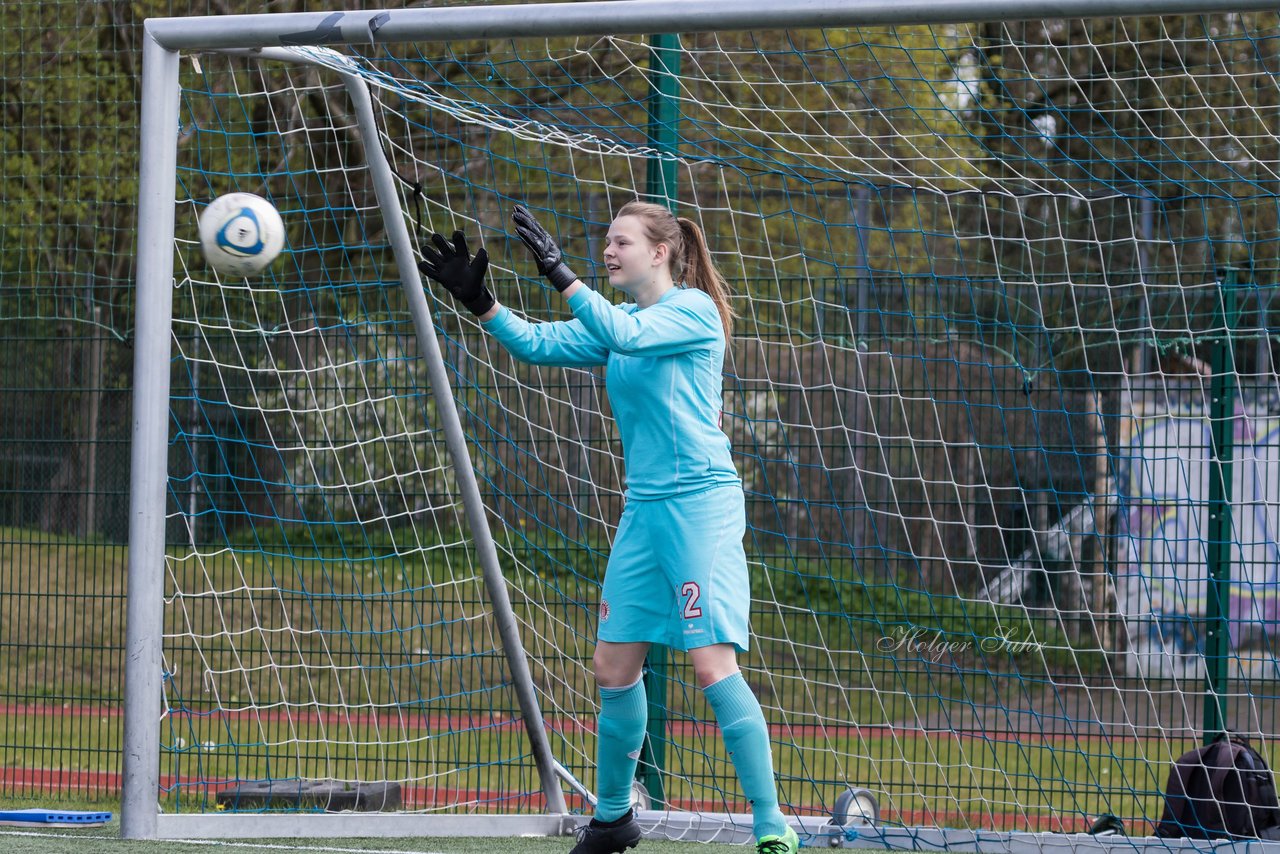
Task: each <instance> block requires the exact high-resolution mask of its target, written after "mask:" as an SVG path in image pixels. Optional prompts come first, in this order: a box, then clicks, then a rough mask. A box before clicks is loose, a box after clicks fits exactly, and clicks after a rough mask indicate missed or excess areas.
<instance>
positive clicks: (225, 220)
mask: <svg viewBox="0 0 1280 854" xmlns="http://www.w3.org/2000/svg"><path fill="white" fill-rule="evenodd" d="M200 247H201V248H202V249H203V250H204V257H205V260H206V261H208V262H209V266H210V267H212V268H213V269H215V270H217V271H218V272H219V273H221V274H222V275H224V276H252V275H253V274H254V273H259V272H261V271H262V270H264V269H266V267H267V265H269V264H270V263H271V262H272V261H274V260H276V256H277V255H279V254H280V250H281V249H283V248H284V221H283V220H281V219H280V212H279V211H277V210H276V209H275V206H274V205H272V204H271V202H268V201H267V200H266V199H264V198H262V197H261V196H255V195H254V194H253V193H227V194H226V195H225V196H218V198H216V199H214V200H213V202H212V203H211V204H210V205H209V206H208V207H207V208H205V209H204V211H203V212H201V214H200Z"/></svg>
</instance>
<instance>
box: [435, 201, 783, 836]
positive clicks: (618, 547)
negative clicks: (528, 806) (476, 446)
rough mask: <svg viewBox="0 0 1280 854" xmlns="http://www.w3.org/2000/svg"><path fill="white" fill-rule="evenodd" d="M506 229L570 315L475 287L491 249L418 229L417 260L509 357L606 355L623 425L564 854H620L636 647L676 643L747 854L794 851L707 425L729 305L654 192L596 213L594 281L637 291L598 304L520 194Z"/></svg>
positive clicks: (603, 360) (716, 448)
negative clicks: (744, 666) (707, 724)
mask: <svg viewBox="0 0 1280 854" xmlns="http://www.w3.org/2000/svg"><path fill="white" fill-rule="evenodd" d="M513 218H514V220H515V225H516V231H517V232H518V233H519V235H520V238H521V240H523V241H524V243H525V245H526V246H528V247H529V250H530V251H531V252H532V253H533V257H534V260H535V261H536V262H537V265H538V272H539V273H541V274H542V275H543V276H545V277H546V278H547V279H548V280H549V281H550V282H551V284H552V285H554V286H555V288H556V290H558V291H559V292H560V293H561V295H563V297H564V299H565V301H566V302H567V303H568V304H569V308H570V309H571V310H572V311H573V315H574V319H573V320H570V321H565V322H558V323H538V324H531V323H528V322H527V321H525V320H523V319H522V318H520V317H518V316H516V315H515V314H514V313H512V312H511V311H510V310H508V309H507V308H505V307H503V306H501V305H499V304H498V303H497V301H496V300H495V299H494V297H493V295H492V294H491V293H490V292H489V290H488V288H486V287H485V283H484V279H485V271H486V270H487V268H488V263H489V262H488V255H487V254H486V252H485V250H484V249H481V250H480V251H479V252H477V253H476V256H475V258H474V259H473V258H471V257H470V255H469V253H468V251H467V244H466V239H465V238H464V236H463V235H462V233H461V232H455V233H454V235H453V242H452V244H450V242H449V241H447V240H445V238H444V237H443V236H442V235H440V234H435V235H432V242H433V243H434V244H435V245H434V247H431V246H428V247H426V248H425V249H424V253H425V259H426V260H424V261H423V262H422V263H421V265H420V267H421V270H422V272H423V273H424V274H425V275H426V276H428V277H430V278H431V279H434V280H435V281H437V282H439V283H440V284H441V285H443V286H444V288H445V289H446V290H448V291H449V293H451V294H452V295H453V296H454V297H455V298H456V299H457V300H458V301H459V302H461V303H462V304H463V305H464V306H465V307H466V308H468V309H470V310H471V311H472V312H474V313H475V314H476V315H477V316H478V317H479V318H480V321H481V323H482V325H483V326H484V328H485V329H486V330H487V331H488V332H490V333H491V334H492V335H493V336H494V337H495V338H497V339H498V340H499V341H500V342H502V344H503V346H505V347H506V348H507V349H508V350H509V351H510V352H511V354H512V355H513V356H515V357H516V358H517V359H520V360H522V361H525V362H529V363H532V364H536V365H556V366H562V367H579V368H580V367H590V366H598V365H604V366H606V367H607V371H606V381H605V387H606V389H607V391H608V394H609V401H610V403H611V404H612V408H613V414H614V417H615V418H616V419H617V423H618V430H619V432H620V433H621V435H622V449H623V459H624V462H625V464H626V477H627V490H626V509H625V510H624V511H623V513H622V518H621V520H619V522H618V532H617V536H616V537H615V539H614V543H613V550H612V552H611V553H610V555H609V564H608V569H607V571H606V573H605V580H604V591H603V594H602V596H601V599H600V614H599V632H598V635H599V643H598V644H597V646H596V649H595V655H594V657H593V664H594V667H595V677H596V684H597V685H598V686H599V688H600V718H599V724H598V735H599V748H598V751H599V752H598V756H597V764H596V770H597V785H596V790H597V794H598V797H599V801H598V803H597V804H596V814H595V817H594V818H593V819H592V821H591V823H590V824H588V825H586V826H585V827H584V829H583V831H582V832H581V836H580V840H579V842H578V844H577V845H576V846H575V847H574V849H573V851H572V852H571V854H618V852H622V851H624V850H626V849H628V848H632V847H634V846H635V845H636V844H637V842H638V841H639V839H640V828H639V826H638V825H637V824H636V821H635V816H634V813H633V811H632V810H631V781H632V779H633V777H634V776H635V771H636V762H637V759H638V757H639V755H640V746H641V742H642V741H643V739H644V734H645V724H646V702H645V691H644V685H643V683H642V681H641V668H642V667H643V664H644V659H645V655H646V653H647V652H648V649H649V645H650V644H654V643H657V644H664V645H666V646H670V647H674V648H677V649H683V650H687V651H688V654H689V657H690V658H691V659H692V661H693V669H694V674H695V676H696V679H697V682H698V685H699V687H701V688H702V690H703V692H704V693H705V695H706V697H707V701H708V703H709V704H710V705H711V708H712V709H713V710H714V712H715V716H716V720H717V722H718V723H719V725H720V729H721V731H722V732H723V734H724V739H725V743H726V747H727V748H728V751H729V756H730V757H731V758H732V759H733V764H734V767H735V768H736V769H737V772H738V777H739V779H740V781H741V784H742V788H743V791H744V793H745V794H746V796H747V799H748V800H749V801H750V802H751V809H752V816H753V825H754V827H753V829H754V832H755V836H756V839H757V846H756V847H757V849H758V850H759V851H760V852H761V854H795V851H796V849H797V848H798V846H799V841H798V839H797V837H796V833H795V831H794V830H792V829H791V828H790V827H789V826H788V825H787V822H786V820H785V819H784V818H783V816H782V813H781V812H780V811H779V809H778V795H777V790H776V788H775V784H774V779H773V758H772V756H771V754H770V748H769V733H768V730H767V729H766V727H765V720H764V715H763V713H762V712H761V710H760V703H759V701H757V700H756V697H755V695H754V694H753V693H752V692H751V689H750V687H748V685H747V683H746V681H745V680H744V679H743V678H742V674H741V673H740V672H739V670H738V662H737V654H738V651H745V650H746V648H747V613H748V606H749V604H750V584H749V582H748V579H747V560H746V553H745V552H744V551H743V547H742V538H743V536H744V534H745V533H746V512H745V502H744V498H743V491H742V481H741V479H740V478H739V477H738V473H737V470H736V469H735V468H734V465H733V460H732V458H731V457H730V454H729V440H728V438H727V437H726V436H725V434H724V432H723V431H722V430H721V429H720V412H721V406H722V382H723V379H722V370H723V365H724V358H725V346H726V340H727V338H728V335H729V331H730V324H731V322H732V319H733V316H732V311H731V309H730V307H729V297H728V287H727V285H726V284H725V280H724V277H723V276H721V275H720V273H719V271H718V270H716V268H715V265H714V264H713V263H712V261H711V255H710V253H709V252H708V251H707V244H706V241H705V239H704V238H703V235H702V231H701V229H699V228H698V226H697V224H695V223H694V222H692V221H690V220H688V219H684V218H677V217H675V216H673V215H672V214H671V212H670V211H668V210H666V209H665V208H662V207H659V206H658V205H652V204H646V203H643V202H632V203H630V204H628V205H626V206H625V207H623V208H622V210H620V211H619V212H618V216H617V217H616V218H615V219H614V221H613V223H612V225H610V227H609V234H608V241H607V243H606V244H605V249H604V263H605V267H606V269H607V270H608V273H609V283H610V284H612V285H613V286H614V287H615V288H617V289H619V290H621V291H622V292H623V293H625V294H627V295H628V296H630V297H631V298H632V299H633V300H635V302H634V303H627V304H624V305H613V304H611V303H610V302H609V301H608V300H606V299H605V298H604V297H602V296H601V295H600V294H598V293H596V292H595V291H593V290H591V289H590V288H588V287H587V286H586V285H584V284H583V283H582V282H581V281H580V280H579V279H578V277H577V276H576V275H575V274H574V273H573V271H572V270H570V269H569V267H568V266H567V265H566V264H565V262H564V259H563V257H562V255H561V252H560V248H559V247H558V246H557V245H556V242H555V240H553V239H552V237H551V235H550V234H549V233H548V232H547V231H546V229H544V228H543V227H542V226H541V225H539V224H538V222H537V221H536V220H535V219H534V218H533V215H532V214H530V213H529V211H528V210H527V209H525V208H524V207H523V206H519V205H518V206H517V207H516V209H515V214H514V217H513Z"/></svg>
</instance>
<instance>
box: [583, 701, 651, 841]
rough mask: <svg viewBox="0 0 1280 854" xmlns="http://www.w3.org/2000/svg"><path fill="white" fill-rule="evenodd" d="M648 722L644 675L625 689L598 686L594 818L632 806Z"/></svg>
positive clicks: (617, 815) (605, 817) (613, 816)
mask: <svg viewBox="0 0 1280 854" xmlns="http://www.w3.org/2000/svg"><path fill="white" fill-rule="evenodd" d="M648 721H649V706H648V700H647V699H646V698H645V694H644V678H643V677H641V678H640V679H637V680H636V682H635V684H634V685H628V686H627V687H625V688H601V689H600V719H599V720H598V721H597V722H596V735H597V740H596V799H597V800H596V816H595V817H596V819H597V820H598V821H613V820H614V819H616V818H621V817H622V815H623V814H624V813H625V812H626V811H627V810H629V809H631V781H632V780H634V779H635V777H636V764H637V763H638V762H639V761H640V747H641V745H643V744H644V729H645V725H646V724H647V723H648Z"/></svg>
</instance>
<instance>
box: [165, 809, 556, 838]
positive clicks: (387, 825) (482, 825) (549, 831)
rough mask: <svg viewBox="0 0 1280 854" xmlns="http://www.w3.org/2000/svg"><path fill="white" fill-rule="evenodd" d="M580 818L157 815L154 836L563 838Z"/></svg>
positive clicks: (532, 816)
mask: <svg viewBox="0 0 1280 854" xmlns="http://www.w3.org/2000/svg"><path fill="white" fill-rule="evenodd" d="M580 818H581V817H580V816H572V815H430V814H426V815H424V814H419V813H396V814H387V813H359V812H344V813H323V814H317V813H313V812H305V813H250V814H246V813H208V814H190V815H161V816H159V817H158V824H157V828H156V830H157V833H156V838H158V839H281V838H291V839H337V838H342V837H361V836H366V837H392V836H402V837H408V836H567V835H568V834H570V833H572V832H573V828H574V827H576V826H577V824H578V820H579V819H580Z"/></svg>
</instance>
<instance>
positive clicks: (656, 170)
mask: <svg viewBox="0 0 1280 854" xmlns="http://www.w3.org/2000/svg"><path fill="white" fill-rule="evenodd" d="M679 75H680V37H679V36H677V35H675V34H673V33H667V34H662V35H655V36H651V37H650V40H649V127H648V134H647V136H648V143H649V145H650V146H651V147H652V148H653V149H654V150H655V151H656V152H657V156H655V157H650V158H649V162H648V171H647V173H646V175H645V178H646V187H645V195H646V196H647V197H648V200H649V201H651V202H654V203H655V204H659V205H664V206H666V207H668V208H670V209H671V210H673V211H674V210H675V207H676V192H677V190H676V160H675V157H674V155H675V154H676V153H677V152H678V151H679V149H680V138H679V125H680V104H679V102H678V101H677V100H676V96H677V94H678V93H679V87H678V85H677V81H678V79H679ZM668 659H669V652H668V650H667V648H666V647H665V646H658V645H656V644H655V645H654V646H652V647H650V648H649V658H648V669H647V671H646V673H645V678H644V682H645V691H646V693H647V694H648V698H649V725H648V732H647V737H646V738H645V740H644V747H643V748H642V750H641V752H640V765H639V767H638V768H637V769H636V778H637V779H638V780H640V782H642V783H643V784H644V787H645V789H646V790H647V791H648V793H649V799H650V801H651V802H652V805H653V808H654V809H661V808H663V807H664V806H666V792H665V791H664V789H663V784H662V769H663V768H664V767H665V766H666V752H667V751H666V747H667V666H668Z"/></svg>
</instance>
